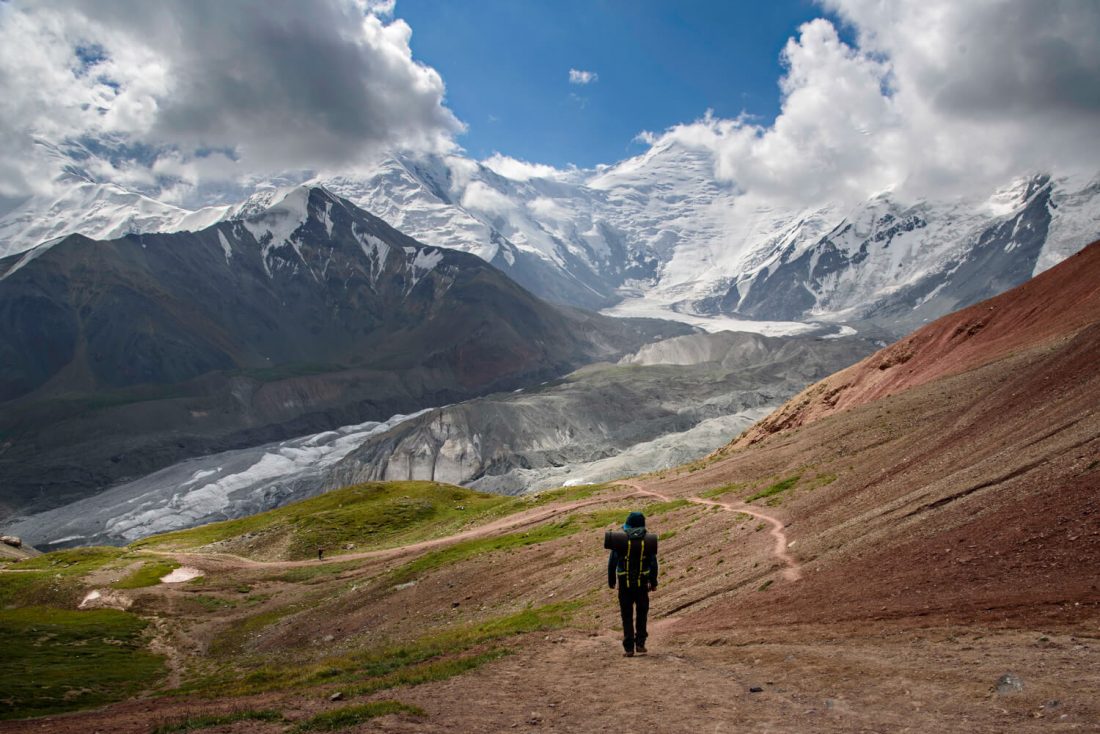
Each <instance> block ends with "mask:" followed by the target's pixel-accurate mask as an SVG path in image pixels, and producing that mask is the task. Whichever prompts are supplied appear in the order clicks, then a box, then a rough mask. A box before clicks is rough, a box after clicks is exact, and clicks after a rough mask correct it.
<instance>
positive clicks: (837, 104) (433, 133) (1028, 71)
mask: <svg viewBox="0 0 1100 734" xmlns="http://www.w3.org/2000/svg"><path fill="white" fill-rule="evenodd" d="M821 2H822V6H823V8H824V9H825V10H827V11H829V12H830V13H831V14H832V17H834V18H836V19H839V20H836V21H833V20H829V19H825V18H820V19H817V20H813V21H811V22H809V23H806V24H805V25H803V26H802V27H801V28H799V30H798V33H797V35H796V36H795V37H793V38H791V39H790V40H789V41H788V43H787V44H786V47H785V48H784V49H783V52H782V58H781V60H782V63H783V67H784V68H783V73H782V76H781V78H780V79H779V85H780V88H781V91H782V109H781V111H780V114H779V115H778V117H777V118H776V119H775V120H774V121H771V122H762V121H760V120H758V119H755V118H751V117H748V116H742V117H739V118H736V119H721V118H716V117H714V116H713V115H709V114H708V115H706V116H704V117H703V118H702V119H700V120H697V121H695V122H690V123H685V124H681V125H677V126H675V127H672V128H670V129H668V130H665V131H663V132H657V133H652V132H643V133H641V134H640V135H639V139H640V140H642V141H643V142H645V143H648V144H649V145H652V146H657V145H665V144H671V143H678V144H683V145H689V146H695V147H699V148H704V149H707V150H709V151H711V152H712V153H713V155H714V158H715V161H716V162H715V170H716V174H717V175H718V176H719V177H721V178H723V179H725V180H729V181H732V182H734V183H735V185H736V187H737V188H738V189H739V190H740V191H743V192H745V193H746V194H752V195H754V196H757V197H764V198H767V199H771V200H776V201H780V202H790V203H792V204H796V205H810V204H815V203H821V202H824V201H839V200H843V199H845V198H853V199H859V198H865V197H867V196H869V195H872V194H874V193H877V192H880V191H883V190H886V189H894V190H896V191H898V192H909V193H911V194H913V195H914V196H921V195H927V194H930V193H931V194H941V195H945V196H950V195H954V194H958V193H971V192H974V191H979V190H980V191H984V190H988V188H989V187H991V186H994V187H995V186H1000V185H1004V184H1005V183H1007V182H1008V181H1009V180H1011V179H1013V178H1015V177H1017V176H1021V175H1028V174H1031V173H1035V172H1053V173H1068V172H1091V173H1092V174H1095V173H1096V172H1097V171H1100V145H1097V144H1096V131H1097V130H1100V3H1097V2H1095V1H1094V0H1051V1H1050V2H1042V3H1040V2H1029V1H1028V0H968V2H965V3H964V2H956V1H955V0H894V1H893V2H889V3H884V2H880V0H821ZM392 12H393V0H315V1H314V2H309V3H302V2H298V1H296V0H264V1H261V0H238V1H236V2H228V3H227V2H220V1H218V0H190V1H189V2H172V3H149V2H145V1H144V0H40V1H39V2H34V3H32V2H30V0H13V1H9V2H2V1H0V88H2V89H3V90H4V94H3V95H0V139H3V140H4V141H5V146H4V148H3V150H0V214H2V213H3V211H4V209H5V208H6V207H7V206H10V203H11V202H15V201H18V200H19V198H20V197H23V196H26V195H27V194H30V193H35V192H39V193H41V192H42V191H43V190H49V189H50V187H51V185H52V182H53V180H54V178H55V177H56V175H57V174H58V172H59V170H60V168H61V166H62V165H68V164H70V163H71V161H72V159H74V158H76V159H77V160H78V161H79V162H80V164H81V165H82V166H83V169H82V170H80V171H78V172H76V173H78V175H80V176H84V177H87V178H90V179H93V180H100V181H112V182H116V183H119V184H120V185H123V186H127V187H130V188H134V189H136V190H139V191H147V192H150V193H154V195H157V196H158V197H160V198H164V199H168V200H175V201H180V199H181V198H182V196H183V195H182V194H178V193H175V192H176V191H177V190H180V191H191V192H192V194H195V191H196V187H200V188H201V187H202V186H203V185H206V183H205V182H218V181H222V182H244V183H245V185H247V183H248V182H250V181H258V180H269V179H270V178H271V177H273V176H277V175H279V174H285V173H287V172H288V171H289V172H293V171H295V170H299V171H301V170H304V169H309V170H339V169H350V168H355V167H358V166H360V165H361V164H364V163H367V164H369V163H370V161H371V160H372V159H373V157H374V156H377V155H379V154H382V153H384V152H386V151H388V150H392V149H402V150H405V151H412V152H417V151H420V152H435V153H439V152H443V153H456V152H458V151H459V149H458V147H457V146H456V144H455V137H456V136H457V135H459V134H461V131H462V130H463V125H462V123H461V122H460V121H459V120H458V119H457V118H456V117H455V115H454V114H453V113H452V112H451V111H450V110H449V109H448V108H447V106H446V104H445V97H444V95H445V86H444V82H443V79H442V78H441V77H440V75H439V74H438V73H437V72H436V71H435V70H434V69H432V68H430V67H428V66H426V65H424V64H422V63H420V62H418V61H417V60H416V59H414V58H413V56H412V52H411V49H410V46H409V40H410V36H411V32H412V31H411V29H410V28H409V26H408V25H407V24H406V23H405V22H404V21H402V20H400V19H394V18H393V17H392ZM835 23H840V24H844V25H847V26H849V27H850V30H851V34H845V35H844V37H845V38H854V41H853V42H851V43H847V42H845V41H844V40H842V34H840V33H838V30H837V27H836V25H835ZM597 80H598V75H597V74H596V73H595V72H593V71H587V70H581V69H570V71H569V81H570V83H571V84H574V85H580V86H583V85H586V84H591V83H593V82H596V81H597ZM578 91H579V90H578ZM572 98H573V99H574V101H577V102H578V103H581V104H583V102H584V98H583V97H580V96H578V95H577V94H576V93H573V95H572ZM44 141H45V142H48V143H50V144H55V145H56V146H58V147H56V148H51V147H50V146H49V145H47V144H45V142H44ZM483 163H484V164H485V165H486V166H488V167H489V168H491V169H493V170H494V171H496V172H497V173H499V174H500V175H503V176H506V177H509V178H514V179H517V180H521V181H522V180H529V179H531V178H535V177H555V176H560V175H562V173H563V172H562V171H559V170H556V169H554V168H553V167H551V166H546V165H543V164H540V163H537V162H526V161H519V160H515V159H513V158H509V157H508V156H506V155H501V154H496V155H494V156H492V157H490V158H488V159H486V160H485V161H483ZM70 170H71V167H70ZM288 175H293V174H288ZM574 175H576V172H575V171H570V176H574ZM211 185H212V184H211ZM199 194H201V196H200V195H197V194H196V195H194V196H192V200H191V203H194V199H195V198H200V199H201V198H202V196H206V194H205V193H204V192H201V191H200V192H199ZM181 203H188V202H181Z"/></svg>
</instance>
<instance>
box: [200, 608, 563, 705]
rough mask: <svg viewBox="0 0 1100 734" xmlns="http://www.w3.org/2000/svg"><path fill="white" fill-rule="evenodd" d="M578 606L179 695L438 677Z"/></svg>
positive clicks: (217, 679) (531, 612) (247, 675)
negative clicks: (484, 647)
mask: <svg viewBox="0 0 1100 734" xmlns="http://www.w3.org/2000/svg"><path fill="white" fill-rule="evenodd" d="M580 606H581V602H577V601H572V602H559V603H557V604H549V605H546V606H542V607H532V608H527V609H524V610H521V611H519V612H516V613H514V614H510V615H507V616H504V617H499V618H497V619H493V620H489V621H487V622H481V623H479V624H473V625H462V626H458V627H452V628H450V629H445V630H441V631H439V632H435V633H433V634H430V635H426V636H424V637H421V638H420V639H418V640H415V641H413V642H411V643H408V644H404V645H389V646H383V647H380V648H376V649H373V650H365V651H360V652H356V653H352V654H349V655H342V656H333V657H329V658H325V659H323V660H320V661H318V662H316V663H312V664H307V665H301V666H293V665H288V664H286V663H285V662H284V663H282V664H278V665H274V664H268V665H263V666H261V667H258V668H255V669H253V670H252V671H250V672H247V671H243V670H226V671H223V672H222V673H220V674H218V675H212V676H209V677H207V678H204V679H197V680H194V681H191V682H189V683H187V684H186V685H185V686H184V687H183V688H182V689H181V690H180V693H200V694H202V695H207V696H211V695H212V696H239V695H247V694H252V693H259V692H263V691H270V690H278V689H285V688H291V687H303V686H309V685H320V684H323V683H337V682H345V681H352V682H355V683H356V684H357V685H356V688H355V690H356V691H358V692H360V693H367V692H374V691H380V690H384V689H388V688H393V687H395V686H402V685H415V684H416V683H424V682H427V681H432V680H442V679H443V678H446V677H450V676H452V675H458V674H459V673H462V672H465V671H467V670H471V669H473V668H474V667H477V666H479V665H482V664H484V663H485V662H488V661H489V660H495V659H496V658H497V657H500V656H501V655H504V654H506V652H507V651H506V650H500V649H498V650H490V651H488V652H483V653H480V654H474V655H471V656H467V657H464V658H457V659H456V658H454V657H453V656H456V655H461V654H462V653H465V652H467V651H469V650H470V649H472V648H474V647H476V646H479V645H484V644H488V643H493V642H497V641H499V640H502V639H505V638H508V637H511V636H514V635H518V634H524V633H527V632H536V631H542V630H549V629H555V628H557V627H561V626H563V625H565V624H567V623H568V622H569V620H570V619H571V618H572V615H573V613H574V612H575V611H576V610H577V609H578V608H580Z"/></svg>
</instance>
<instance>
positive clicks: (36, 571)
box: [0, 546, 125, 608]
mask: <svg viewBox="0 0 1100 734" xmlns="http://www.w3.org/2000/svg"><path fill="white" fill-rule="evenodd" d="M124 553H125V550H124V549H122V548H112V547H109V546H95V547H89V548H71V549H68V550H59V551H54V552H52V553H45V554H43V555H40V556H35V557H34V558H28V559H26V560H23V561H20V562H19V563H15V564H11V565H9V566H8V567H7V568H8V569H10V570H5V571H3V572H0V607H3V608H14V607H33V606H75V605H76V604H77V603H78V602H79V601H80V596H81V592H82V590H83V586H82V585H81V583H80V580H79V579H80V577H81V576H83V575H84V574H87V573H91V572H92V571H95V570H97V569H99V568H102V567H103V566H106V565H107V564H109V563H112V562H114V561H116V560H118V558H119V557H120V556H122V555H123V554H124Z"/></svg>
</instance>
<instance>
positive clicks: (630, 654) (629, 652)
mask: <svg viewBox="0 0 1100 734" xmlns="http://www.w3.org/2000/svg"><path fill="white" fill-rule="evenodd" d="M623 657H624V658H632V657H634V651H633V650H627V651H626V652H624V653H623Z"/></svg>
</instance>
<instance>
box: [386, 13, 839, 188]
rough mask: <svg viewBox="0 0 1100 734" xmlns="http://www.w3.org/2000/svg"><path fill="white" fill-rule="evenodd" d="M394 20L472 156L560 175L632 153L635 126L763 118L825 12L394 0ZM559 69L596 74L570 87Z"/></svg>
mask: <svg viewBox="0 0 1100 734" xmlns="http://www.w3.org/2000/svg"><path fill="white" fill-rule="evenodd" d="M395 15H396V17H399V18H403V19H404V20H406V21H407V22H408V23H409V25H410V26H411V27H412V31H413V36H412V49H413V54H414V57H415V58H416V59H418V60H419V61H421V62H423V63H426V64H428V65H430V66H432V67H434V68H435V69H436V70H437V71H439V73H440V74H441V75H442V76H443V80H444V82H445V83H446V85H447V105H448V106H449V107H450V108H451V109H452V110H453V111H454V112H455V114H456V115H457V116H458V117H459V119H461V120H462V121H463V122H464V123H466V125H467V131H466V133H465V134H463V135H461V136H459V138H458V141H459V143H460V144H461V145H462V146H463V147H464V148H466V150H467V151H468V153H469V154H470V155H472V156H474V157H477V158H484V157H486V156H488V155H490V154H492V153H494V152H500V153H503V154H505V155H509V156H512V157H515V158H520V159H523V160H529V161H538V162H540V163H549V164H551V165H555V166H558V167H562V166H565V165H566V164H570V163H572V164H575V165H578V166H582V167H590V166H593V165H595V164H597V163H611V162H614V161H616V160H620V159H622V158H624V157H626V156H628V155H632V154H636V153H638V152H640V151H641V150H643V146H642V145H640V144H638V143H634V142H632V141H633V138H634V137H635V136H636V135H637V134H638V133H639V132H640V131H642V130H650V131H654V132H659V131H661V130H664V129H665V128H667V127H669V126H671V125H675V124H677V123H683V122H690V121H692V120H695V119H698V118H700V117H702V116H703V114H704V113H705V112H706V110H708V109H712V110H713V111H714V114H715V115H717V116H718V117H736V116H737V115H738V114H740V113H741V112H742V111H744V112H748V113H749V114H752V115H756V116H759V118H760V122H762V123H765V124H768V123H770V122H771V121H772V120H773V119H774V117H775V116H776V114H777V113H778V112H779V102H780V97H779V95H780V92H779V87H778V81H779V79H780V77H781V76H782V73H783V67H782V63H781V60H780V52H781V51H782V49H783V46H784V44H785V43H786V42H787V40H788V39H789V38H791V37H792V36H796V35H797V29H798V26H799V25H801V24H802V23H804V22H806V21H808V20H810V19H812V18H816V17H828V15H827V13H826V12H825V11H824V10H823V9H822V8H821V7H820V6H818V5H816V4H815V3H813V2H809V0H769V1H768V2H671V3H670V2H667V1H662V2H658V1H657V0H637V1H635V2H626V0H556V1H555V2H530V1H528V0H477V1H476V2H469V3H457V2H441V0H398V2H397V6H396V11H395ZM570 69H578V70H583V71H591V72H594V73H595V74H597V75H598V79H597V80H595V81H593V82H590V83H588V84H585V85H578V84H570V82H569V70H570Z"/></svg>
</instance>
